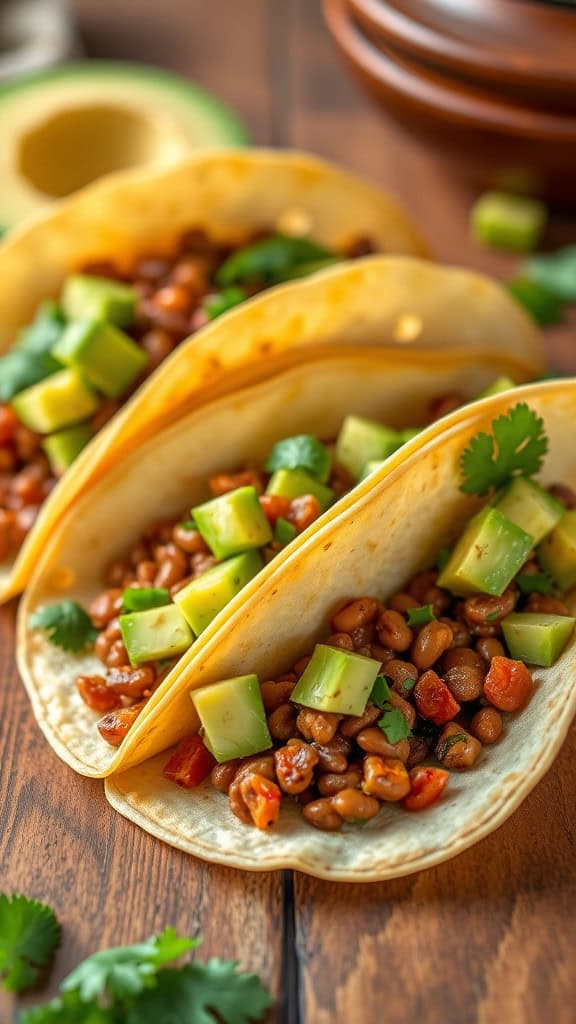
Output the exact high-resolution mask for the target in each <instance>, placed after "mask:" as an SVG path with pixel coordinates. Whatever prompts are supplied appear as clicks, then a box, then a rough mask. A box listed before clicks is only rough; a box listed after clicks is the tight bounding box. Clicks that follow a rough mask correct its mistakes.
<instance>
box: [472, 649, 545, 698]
mask: <svg viewBox="0 0 576 1024" xmlns="http://www.w3.org/2000/svg"><path fill="white" fill-rule="evenodd" d="M533 692H534V681H533V679H532V676H531V675H530V673H529V671H528V669H527V668H526V665H525V664H524V662H523V661H513V660H512V658H503V657H501V656H500V655H496V657H495V658H492V661H491V662H490V669H489V671H488V675H487V676H486V679H485V680H484V695H485V697H486V699H487V700H489V701H490V703H491V704H493V705H494V707H495V708H498V709H499V710H500V711H520V710H521V709H522V708H525V707H526V705H527V703H528V701H529V700H530V698H531V696H532V694H533Z"/></svg>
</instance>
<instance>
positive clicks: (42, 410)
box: [12, 370, 99, 434]
mask: <svg viewBox="0 0 576 1024" xmlns="http://www.w3.org/2000/svg"><path fill="white" fill-rule="evenodd" d="M98 405H99V402H98V398H97V396H96V395H95V394H94V392H93V391H92V389H91V388H90V387H89V386H88V384H87V383H86V381H85V380H84V379H83V377H82V375H81V374H80V373H79V372H78V371H77V370H61V371H60V372H58V373H54V374H52V376H50V377H47V378H46V379H45V380H43V381H41V382H40V383H39V384H34V385H33V386H32V387H30V388H27V389H26V390H25V391H21V392H20V394H18V395H16V396H15V397H14V398H13V399H12V407H13V409H14V411H15V413H16V415H17V416H18V419H19V420H20V422H21V423H23V424H24V426H25V427H28V429H29V430H33V431H34V432H35V433H37V434H52V433H54V432H55V431H58V430H61V429H62V428H63V427H67V426H70V425H71V424H72V423H78V421H79V420H84V419H87V418H88V417H89V416H91V415H92V414H93V413H95V412H96V410H97V408H98Z"/></svg>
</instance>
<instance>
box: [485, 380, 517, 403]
mask: <svg viewBox="0 0 576 1024" xmlns="http://www.w3.org/2000/svg"><path fill="white" fill-rule="evenodd" d="M515 387H516V384H515V382H514V381H513V380H512V377H496V379H495V380H493V381H492V383H491V384H489V385H488V387H487V388H484V390H483V391H481V392H480V394H479V395H478V399H480V398H491V397H492V395H501V394H502V392H504V391H510V388H515Z"/></svg>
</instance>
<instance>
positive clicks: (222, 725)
mask: <svg viewBox="0 0 576 1024" xmlns="http://www.w3.org/2000/svg"><path fill="white" fill-rule="evenodd" d="M190 697H191V699H192V703H193V705H194V707H195V708H196V711H197V712H198V717H199V718H200V721H201V723H202V728H203V730H204V742H205V744H206V746H207V747H208V749H209V750H210V751H211V752H212V753H213V755H214V757H215V758H216V760H217V761H219V762H222V761H232V760H234V758H236V757H248V756H249V755H250V754H259V753H260V751H261V750H268V749H269V748H270V747H271V746H272V738H271V736H270V733H269V732H268V725H267V723H266V712H265V711H264V705H263V703H262V694H261V692H260V684H259V682H258V676H254V675H249V676H238V677H237V678H236V679H225V680H223V682H221V683H212V684H211V685H210V686H203V687H201V689H199V690H192V692H191V694H190Z"/></svg>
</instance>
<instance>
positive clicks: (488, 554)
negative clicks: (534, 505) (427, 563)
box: [438, 506, 534, 597]
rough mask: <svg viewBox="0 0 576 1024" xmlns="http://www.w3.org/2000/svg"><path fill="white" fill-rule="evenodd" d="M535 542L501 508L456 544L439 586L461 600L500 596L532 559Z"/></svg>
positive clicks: (486, 511)
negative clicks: (472, 597) (482, 596)
mask: <svg viewBox="0 0 576 1024" xmlns="http://www.w3.org/2000/svg"><path fill="white" fill-rule="evenodd" d="M533 545H534V539H533V537H532V536H531V535H530V534H529V533H526V532H525V531H524V530H522V529H521V528H520V527H519V526H516V525H515V523H511V522H510V520H509V519H506V516H503V515H502V513H501V512H500V511H499V510H498V509H497V508H492V507H491V506H487V507H486V508H483V509H482V511H481V512H478V514H477V515H475V516H474V517H473V518H472V519H471V520H470V522H469V523H468V525H467V526H466V528H465V530H464V532H463V533H462V534H461V536H460V538H459V539H458V541H457V542H456V544H455V546H454V549H453V551H452V552H451V554H450V558H449V559H448V561H447V563H446V565H445V566H444V568H443V569H442V572H441V573H440V575H439V577H438V586H439V587H444V588H445V589H446V590H449V591H451V592H452V593H453V594H456V595H457V596H461V597H466V596H467V595H468V594H474V593H480V594H493V595H494V596H500V594H503V593H504V591H505V590H506V587H507V586H508V584H509V583H510V582H511V581H512V580H513V579H514V576H515V575H516V573H517V572H518V570H519V569H521V568H522V566H523V565H524V562H525V561H526V559H527V558H528V555H529V554H530V551H531V549H532V547H533Z"/></svg>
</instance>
